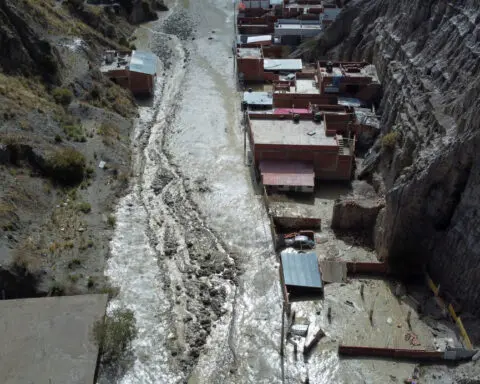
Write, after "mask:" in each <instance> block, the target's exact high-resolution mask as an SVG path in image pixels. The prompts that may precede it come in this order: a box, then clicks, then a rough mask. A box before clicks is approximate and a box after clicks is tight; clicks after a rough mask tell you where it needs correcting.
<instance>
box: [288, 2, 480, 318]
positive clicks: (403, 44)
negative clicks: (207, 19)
mask: <svg viewBox="0 0 480 384" xmlns="http://www.w3.org/2000/svg"><path fill="white" fill-rule="evenodd" d="M479 5H480V4H479V2H478V1H476V0H464V1H447V0H440V1H433V0H428V1H423V0H422V1H419V0H417V1H404V0H401V1H389V0H374V1H370V0H354V1H350V2H348V3H347V5H346V8H345V9H344V10H343V11H342V13H341V15H340V17H339V19H337V21H335V23H334V24H333V25H332V26H331V27H330V28H329V29H328V30H326V32H325V34H324V35H323V36H322V37H321V38H319V39H317V40H316V41H315V42H314V43H309V44H308V45H307V46H305V47H303V48H301V49H300V50H299V51H297V52H296V54H297V55H303V56H304V57H307V58H319V57H328V58H331V59H337V60H367V61H371V62H373V63H374V64H375V66H376V67H377V70H378V72H379V76H380V79H381V82H382V84H383V87H384V96H383V100H382V102H381V105H380V106H379V107H380V109H379V112H380V113H381V114H382V122H381V123H382V124H381V126H382V128H381V129H382V137H381V138H379V140H377V143H376V144H375V146H374V149H373V151H372V154H371V155H370V158H369V159H368V161H369V162H370V164H374V166H373V167H371V169H370V170H369V171H368V172H367V173H369V174H370V176H369V177H370V178H372V177H373V178H374V179H375V180H376V183H375V185H376V187H377V189H378V190H379V191H380V192H381V191H386V193H385V198H386V206H385V208H384V209H382V210H381V211H380V214H379V216H378V219H377V223H376V228H375V233H374V237H375V244H376V248H377V251H378V255H379V257H380V258H382V259H385V258H388V260H389V261H390V262H391V263H392V265H394V266H395V267H396V268H397V270H398V271H403V272H405V273H408V274H412V273H414V274H416V273H418V274H421V273H422V272H423V270H424V268H426V269H427V271H428V272H429V273H430V274H431V276H432V278H433V279H434V280H435V281H437V282H438V283H439V284H440V285H441V287H442V291H443V292H444V293H445V294H446V295H449V294H450V295H451V296H452V299H454V300H455V301H457V302H459V303H461V304H462V305H463V307H464V309H466V310H469V311H471V312H473V313H476V314H477V315H478V314H480V291H479V290H478V287H477V282H478V281H479V279H480V267H479V265H480V247H479V246H478V244H479V239H480V232H479V217H480V216H479V215H478V212H479V207H480V200H479V199H480V195H479V188H478V187H479V183H480V178H479V175H480V158H479V156H478V150H479V144H480V137H479V134H480V129H479V128H480V112H479V111H480V108H479V107H480V98H479V94H480V65H479V63H480V60H479V53H480V38H479V36H480V35H479V33H480V30H479V21H480V7H479ZM379 175H380V176H381V177H380V178H379V177H378V176H379ZM378 180H382V181H381V182H379V181H378Z"/></svg>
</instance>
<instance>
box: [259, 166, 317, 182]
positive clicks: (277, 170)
mask: <svg viewBox="0 0 480 384" xmlns="http://www.w3.org/2000/svg"><path fill="white" fill-rule="evenodd" d="M259 168H260V173H261V174H262V183H263V185H270V186H273V185H288V186H302V187H314V186H315V172H314V171H313V164H310V163H303V162H297V161H272V160H264V161H261V162H260V164H259Z"/></svg>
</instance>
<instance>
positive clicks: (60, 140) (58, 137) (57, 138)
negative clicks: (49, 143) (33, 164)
mask: <svg viewBox="0 0 480 384" xmlns="http://www.w3.org/2000/svg"><path fill="white" fill-rule="evenodd" d="M55 142H56V143H61V142H62V138H61V136H60V135H55Z"/></svg>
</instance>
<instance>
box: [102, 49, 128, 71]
mask: <svg viewBox="0 0 480 384" xmlns="http://www.w3.org/2000/svg"><path fill="white" fill-rule="evenodd" d="M131 57H132V56H131V54H130V53H126V52H117V51H107V52H106V54H105V55H104V56H103V61H102V66H101V67H100V70H101V71H102V72H108V71H114V70H121V69H127V68H128V65H129V63H130V59H131Z"/></svg>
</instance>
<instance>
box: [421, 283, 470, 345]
mask: <svg viewBox="0 0 480 384" xmlns="http://www.w3.org/2000/svg"><path fill="white" fill-rule="evenodd" d="M426 277H427V284H428V287H429V288H430V289H431V290H432V292H433V294H434V295H435V297H436V298H437V299H438V300H437V302H438V304H439V305H440V306H441V307H442V309H443V310H445V312H448V313H449V314H450V316H451V318H452V320H453V321H454V322H455V323H456V324H457V327H458V329H459V331H460V335H461V336H462V338H463V342H464V344H465V347H466V348H467V349H473V346H472V342H471V341H470V337H468V333H467V331H466V330H465V327H464V326H463V322H462V319H461V318H460V316H458V315H457V313H456V312H455V309H454V308H453V305H452V304H446V303H445V301H444V300H443V299H442V298H441V297H440V285H438V286H437V285H435V283H434V282H433V280H432V279H431V278H430V276H428V275H427V276H426Z"/></svg>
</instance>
